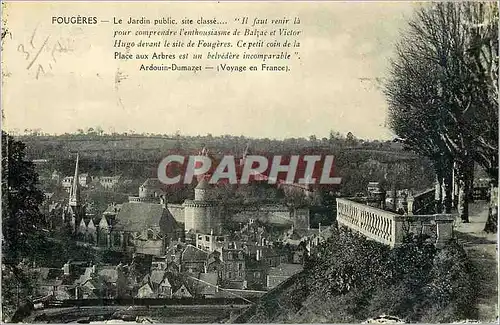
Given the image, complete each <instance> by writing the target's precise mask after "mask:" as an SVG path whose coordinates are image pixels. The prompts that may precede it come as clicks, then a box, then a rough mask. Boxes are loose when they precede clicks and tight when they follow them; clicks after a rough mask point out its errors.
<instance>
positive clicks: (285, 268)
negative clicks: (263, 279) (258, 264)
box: [268, 264, 304, 276]
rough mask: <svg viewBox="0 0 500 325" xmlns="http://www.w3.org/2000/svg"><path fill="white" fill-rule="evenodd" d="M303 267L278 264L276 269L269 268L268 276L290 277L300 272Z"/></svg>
mask: <svg viewBox="0 0 500 325" xmlns="http://www.w3.org/2000/svg"><path fill="white" fill-rule="evenodd" d="M303 269H304V267H303V266H302V265H301V264H280V265H279V266H277V267H271V268H269V271H268V275H269V276H292V275H294V274H296V273H299V272H300V271H302V270H303Z"/></svg>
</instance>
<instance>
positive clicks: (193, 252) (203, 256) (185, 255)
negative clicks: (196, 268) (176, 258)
mask: <svg viewBox="0 0 500 325" xmlns="http://www.w3.org/2000/svg"><path fill="white" fill-rule="evenodd" d="M208 254H209V253H208V252H205V251H204V250H202V249H199V248H197V247H195V246H193V245H188V246H186V248H185V249H184V251H183V252H182V262H205V261H206V260H207V258H208Z"/></svg>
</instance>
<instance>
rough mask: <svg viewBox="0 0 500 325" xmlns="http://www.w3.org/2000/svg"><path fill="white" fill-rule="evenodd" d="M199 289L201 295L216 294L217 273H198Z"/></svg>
mask: <svg viewBox="0 0 500 325" xmlns="http://www.w3.org/2000/svg"><path fill="white" fill-rule="evenodd" d="M202 281H203V282H202ZM200 287H201V292H200V293H201V294H202V295H213V294H215V293H216V292H217V273H215V272H212V273H200Z"/></svg>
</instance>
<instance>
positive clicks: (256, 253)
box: [255, 249, 262, 261]
mask: <svg viewBox="0 0 500 325" xmlns="http://www.w3.org/2000/svg"><path fill="white" fill-rule="evenodd" d="M261 257H262V256H261V250H260V249H257V251H256V252H255V259H256V260H257V261H260V259H261Z"/></svg>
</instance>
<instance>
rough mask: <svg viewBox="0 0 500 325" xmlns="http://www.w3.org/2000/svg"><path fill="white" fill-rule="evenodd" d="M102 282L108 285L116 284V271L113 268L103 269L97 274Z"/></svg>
mask: <svg viewBox="0 0 500 325" xmlns="http://www.w3.org/2000/svg"><path fill="white" fill-rule="evenodd" d="M98 274H99V275H100V276H101V277H102V278H103V280H104V281H106V282H108V283H116V281H117V280H118V271H117V270H116V269H115V268H114V267H113V268H104V269H102V270H100V271H99V272H98Z"/></svg>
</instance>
